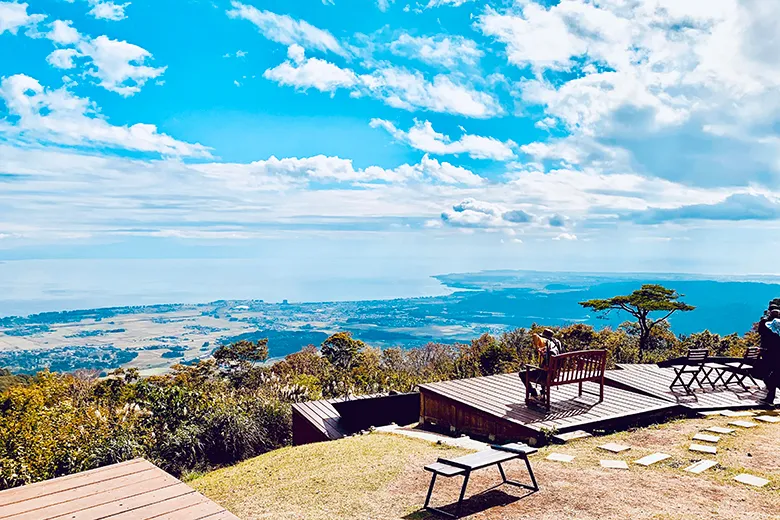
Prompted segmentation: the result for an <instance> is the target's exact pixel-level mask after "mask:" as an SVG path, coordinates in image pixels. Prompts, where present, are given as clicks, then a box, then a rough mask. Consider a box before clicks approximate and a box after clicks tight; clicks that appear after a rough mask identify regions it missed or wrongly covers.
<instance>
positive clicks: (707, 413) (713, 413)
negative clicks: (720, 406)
mask: <svg viewBox="0 0 780 520" xmlns="http://www.w3.org/2000/svg"><path fill="white" fill-rule="evenodd" d="M699 415H703V416H704V417H709V416H710V415H720V410H706V411H704V412H699Z"/></svg>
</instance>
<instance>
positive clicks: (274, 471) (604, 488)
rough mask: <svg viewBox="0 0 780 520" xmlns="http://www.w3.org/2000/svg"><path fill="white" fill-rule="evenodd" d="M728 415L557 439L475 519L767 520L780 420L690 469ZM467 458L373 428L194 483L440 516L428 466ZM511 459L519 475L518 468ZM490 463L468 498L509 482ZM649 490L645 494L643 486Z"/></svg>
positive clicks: (293, 502)
mask: <svg viewBox="0 0 780 520" xmlns="http://www.w3.org/2000/svg"><path fill="white" fill-rule="evenodd" d="M727 422H728V419H727V418H725V417H717V418H706V419H704V418H702V419H686V420H678V421H674V422H671V423H667V424H663V425H657V426H652V427H649V428H642V429H637V430H633V431H629V432H622V433H617V434H614V435H609V436H604V437H594V438H591V439H586V440H582V441H578V442H575V443H573V444H568V445H565V446H552V447H547V448H544V449H542V450H540V452H539V453H538V454H536V455H534V456H533V458H532V463H533V466H534V471H535V472H536V475H537V479H538V480H539V484H540V486H541V491H540V492H539V493H536V494H533V495H530V496H527V497H525V498H522V499H518V497H521V496H522V495H521V494H519V493H518V492H517V490H516V489H514V488H507V487H502V488H498V489H495V490H492V491H489V492H487V493H485V494H482V495H480V496H478V497H475V498H472V499H470V500H468V502H467V509H466V510H467V511H468V512H469V513H470V514H471V516H469V518H485V519H494V520H499V519H514V518H530V519H534V520H537V519H538V520H558V519H561V518H578V519H581V520H589V519H593V520H596V519H599V520H602V519H614V520H618V519H619V520H623V519H626V518H634V519H651V518H652V519H665V520H673V519H681V520H682V519H687V518H712V519H715V518H722V519H730V520H731V519H745V520H747V519H750V520H769V519H771V518H777V516H775V515H776V512H777V511H780V454H779V453H778V451H777V446H778V444H780V425H776V424H766V425H762V426H760V427H758V428H753V429H751V430H741V431H739V432H737V433H735V434H733V435H732V436H726V437H724V438H723V439H722V440H721V441H720V443H719V444H718V451H719V453H718V455H716V456H713V457H714V458H715V459H717V461H718V462H719V465H718V466H716V467H715V468H714V469H712V470H709V471H708V472H706V473H703V474H701V475H692V474H688V473H684V472H683V471H682V469H681V468H683V467H685V466H687V465H689V464H691V463H692V462H695V461H697V460H700V459H701V458H702V457H701V456H699V455H696V454H695V453H691V452H689V451H688V450H687V448H688V445H689V444H690V438H691V437H692V436H693V435H694V434H695V433H696V432H698V431H699V430H700V429H703V428H706V427H710V426H713V425H721V426H722V425H725V424H726V423H727ZM613 441H614V442H620V443H623V444H627V445H630V446H632V449H631V450H630V451H629V452H626V453H625V454H621V455H612V454H609V455H608V456H605V455H604V452H601V453H599V452H598V450H597V449H596V446H598V445H601V444H604V443H607V442H613ZM656 451H663V452H665V453H668V454H670V455H672V458H670V459H668V460H667V461H664V462H661V463H658V464H656V465H655V466H652V467H649V468H644V467H639V466H636V465H634V464H633V463H632V462H631V461H633V460H636V459H638V458H640V457H643V456H645V455H648V454H651V453H653V452H656ZM551 452H557V453H563V454H569V455H573V456H575V460H574V462H573V463H572V464H563V463H559V462H552V461H548V460H545V457H547V455H549V453H551ZM459 453H463V451H462V450H460V449H454V448H446V447H442V446H436V445H434V444H431V443H428V442H425V441H421V440H416V439H409V438H405V437H398V436H392V435H387V434H381V433H374V434H371V435H365V436H360V437H352V438H346V439H342V440H340V441H334V442H328V443H319V444H311V445H306V446H300V447H294V448H284V449H281V450H277V451H274V452H271V453H267V454H264V455H261V456H260V457H257V458H254V459H251V460H247V461H245V462H243V463H240V464H237V465H235V466H233V467H230V468H225V469H221V470H218V471H215V472H212V473H208V474H206V475H203V476H201V477H199V478H196V479H194V480H192V481H191V482H190V484H191V485H192V486H193V487H195V488H196V489H197V490H199V491H201V492H202V493H204V494H205V495H207V496H208V497H210V498H211V499H213V500H216V501H217V502H219V503H220V504H222V505H223V506H225V507H226V508H228V509H229V510H231V511H233V512H234V513H235V514H237V515H238V516H239V517H241V518H243V519H244V520H253V519H261V518H274V519H277V518H278V519H293V518H295V519H298V518H305V519H313V520H316V519H322V520H325V519H331V518H341V519H355V520H358V519H361V520H363V519H366V518H371V519H391V518H403V519H405V520H422V519H427V518H431V519H433V518H436V517H434V516H431V515H428V514H426V513H425V512H420V508H421V506H422V503H423V500H424V498H425V493H426V491H427V486H428V482H429V480H428V479H429V478H430V477H429V474H428V473H427V472H425V471H423V466H424V465H425V464H428V463H431V462H434V461H435V460H436V459H437V458H438V457H442V456H444V457H451V456H453V455H457V454H459ZM600 458H608V459H623V460H626V461H628V462H629V464H630V469H629V470H628V471H625V470H609V469H604V468H601V467H600V466H599V459H600ZM513 464H522V463H517V462H515V463H510V464H509V465H508V466H507V472H508V473H509V474H510V476H511V475H512V474H513V472H516V471H517V470H518V469H520V468H519V467H518V466H517V465H513ZM742 472H749V473H751V474H754V475H759V476H763V477H764V478H767V479H769V480H770V481H771V483H770V484H769V485H768V486H767V487H765V488H762V489H756V488H749V487H747V486H745V485H742V484H739V483H737V482H734V481H733V480H732V479H733V477H734V476H735V475H736V474H738V473H742ZM494 473H495V472H491V471H489V470H485V471H480V472H476V473H475V474H474V475H473V476H472V480H471V482H472V484H470V486H469V490H470V491H469V493H468V494H467V496H473V495H472V494H473V493H474V492H478V491H480V490H483V489H487V488H489V487H491V486H492V485H495V484H497V483H498V482H499V480H498V475H497V473H496V474H494ZM459 486H460V479H451V481H449V482H448V481H447V480H446V479H442V481H439V482H437V488H436V495H434V496H435V497H436V499H437V500H439V502H438V503H440V504H441V503H442V502H447V503H451V502H454V501H455V499H456V497H457V492H458V488H459ZM638 490H641V491H638Z"/></svg>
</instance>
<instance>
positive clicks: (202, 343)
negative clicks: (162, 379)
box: [0, 271, 780, 375]
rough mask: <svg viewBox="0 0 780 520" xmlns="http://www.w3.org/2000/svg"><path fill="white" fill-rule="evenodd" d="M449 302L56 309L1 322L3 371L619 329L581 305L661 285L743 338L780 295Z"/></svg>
mask: <svg viewBox="0 0 780 520" xmlns="http://www.w3.org/2000/svg"><path fill="white" fill-rule="evenodd" d="M437 278H438V279H439V280H440V281H441V282H442V283H443V284H445V285H447V286H448V287H450V288H452V289H453V291H454V292H453V293H452V294H449V295H445V296H435V297H429V298H407V299H396V300H375V301H355V302H319V303H290V302H287V301H286V300H285V301H283V302H282V303H268V302H264V301H262V300H249V301H216V302H211V303H204V304H161V305H151V306H141V307H114V308H104V309H88V310H79V311H63V312H48V313H42V314H36V315H32V316H27V317H20V316H9V317H5V318H0V367H2V368H7V369H9V370H11V371H13V372H18V373H34V372H36V371H38V370H42V369H44V368H50V369H51V370H54V371H75V370H81V369H86V370H97V371H101V372H105V371H108V370H111V369H114V368H118V367H137V368H139V369H140V370H141V371H142V374H145V375H152V374H156V373H162V372H165V371H166V370H168V369H169V368H170V367H171V366H172V365H174V364H176V363H193V362H196V361H197V360H199V359H203V358H206V357H208V356H210V355H211V353H212V352H213V350H214V349H215V348H216V347H217V346H218V345H220V344H222V343H227V342H233V341H237V340H241V339H249V340H257V339H261V338H268V339H269V351H270V356H271V358H272V359H278V358H281V357H283V356H285V355H287V354H290V353H292V352H296V351H298V350H300V349H301V348H302V347H304V346H306V345H316V346H319V345H320V344H321V343H322V341H323V340H325V339H326V338H327V337H328V335H329V334H332V333H334V332H337V331H341V330H346V331H350V332H352V333H353V335H354V336H355V337H356V338H358V339H361V340H363V341H364V342H366V343H367V344H369V345H374V346H379V347H387V346H401V347H411V346H417V345H422V344H425V343H428V342H442V343H456V342H467V341H470V340H471V339H474V338H476V337H478V336H479V335H481V334H482V333H484V332H491V333H500V332H503V331H506V330H510V329H513V328H517V327H528V326H530V325H531V324H533V323H540V324H547V325H563V324H569V323H577V322H581V323H588V324H591V325H593V326H596V327H604V326H612V327H617V326H619V325H620V323H621V322H622V321H623V320H624V319H626V317H625V316H620V315H619V314H615V315H610V316H608V317H607V318H606V319H603V318H599V317H597V316H593V315H590V314H589V313H588V312H587V310H585V309H583V308H582V307H581V306H580V305H579V304H578V302H579V301H582V300H585V299H589V298H595V297H601V296H605V295H611V294H617V293H621V292H626V290H631V289H633V288H636V287H637V286H638V285H639V284H640V283H642V282H655V281H659V282H663V283H665V284H666V285H668V286H670V287H673V288H674V289H676V290H678V291H679V292H681V293H683V294H685V295H686V301H688V302H690V303H691V304H693V305H695V306H696V307H697V311H696V312H695V313H689V314H688V315H681V316H677V317H675V318H674V320H673V323H672V325H673V330H674V332H675V333H677V334H688V333H691V332H694V331H701V330H704V329H708V330H710V331H712V332H716V333H719V334H730V333H732V332H736V333H739V334H742V333H744V332H746V331H747V330H749V329H750V327H751V326H752V324H753V322H754V321H756V320H757V319H758V317H759V315H760V313H761V310H762V308H763V307H764V306H765V305H766V302H767V301H769V300H770V299H771V298H773V297H777V296H780V285H778V284H777V280H774V279H770V278H754V279H733V278H732V279H717V280H707V279H705V278H704V277H690V276H686V275H643V274H621V275H603V274H592V275H587V274H574V273H539V272H524V271H500V272H484V273H466V274H452V275H442V276H439V277H437Z"/></svg>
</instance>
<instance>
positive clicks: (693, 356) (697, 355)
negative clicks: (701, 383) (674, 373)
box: [687, 348, 709, 363]
mask: <svg viewBox="0 0 780 520" xmlns="http://www.w3.org/2000/svg"><path fill="white" fill-rule="evenodd" d="M707 356H709V351H708V350H707V349H706V348H691V349H688V356H687V358H688V363H703V362H704V361H706V360H707Z"/></svg>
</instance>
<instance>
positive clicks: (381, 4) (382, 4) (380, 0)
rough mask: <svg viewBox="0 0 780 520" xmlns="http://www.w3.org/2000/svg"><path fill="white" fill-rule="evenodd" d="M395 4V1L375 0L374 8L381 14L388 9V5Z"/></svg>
mask: <svg viewBox="0 0 780 520" xmlns="http://www.w3.org/2000/svg"><path fill="white" fill-rule="evenodd" d="M392 3H395V0H376V6H377V7H378V8H379V10H380V11H382V12H383V13H384V12H385V11H387V10H388V9H390V4H392Z"/></svg>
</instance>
